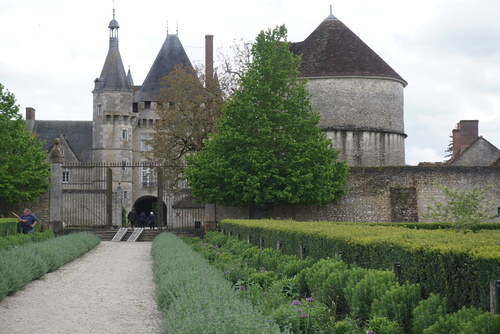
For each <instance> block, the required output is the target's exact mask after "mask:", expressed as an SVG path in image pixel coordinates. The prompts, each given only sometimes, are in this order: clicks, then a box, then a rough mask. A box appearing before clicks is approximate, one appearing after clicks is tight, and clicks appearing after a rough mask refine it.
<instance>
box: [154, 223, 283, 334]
mask: <svg viewBox="0 0 500 334" xmlns="http://www.w3.org/2000/svg"><path fill="white" fill-rule="evenodd" d="M151 254H152V256H153V260H154V264H153V272H154V276H155V282H156V292H157V293H156V295H157V304H158V307H159V309H160V310H161V311H162V312H164V314H165V317H164V332H165V333H218V334H219V333H222V334H223V333H228V334H232V333H266V334H267V333H279V327H278V325H277V324H275V323H274V322H272V321H271V320H270V319H269V318H267V317H264V316H263V315H262V314H261V313H259V312H258V311H257V310H256V309H255V308H254V307H253V306H252V305H251V303H250V302H248V301H245V300H241V299H240V298H239V296H238V294H237V292H236V291H234V290H233V288H232V285H231V284H230V283H229V282H228V281H226V280H225V279H224V277H223V274H222V273H221V272H220V271H218V270H216V269H215V268H213V267H211V266H210V264H209V263H208V261H207V260H205V259H204V258H203V257H202V256H201V255H200V254H197V253H196V252H194V251H193V250H192V249H191V248H190V247H189V246H188V245H187V244H186V243H184V242H183V241H182V240H181V239H179V238H178V237H177V236H175V235H173V234H171V233H162V234H160V235H159V236H157V237H156V238H155V239H154V241H153V245H152V249H151Z"/></svg>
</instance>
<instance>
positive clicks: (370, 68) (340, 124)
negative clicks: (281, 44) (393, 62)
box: [291, 10, 407, 166]
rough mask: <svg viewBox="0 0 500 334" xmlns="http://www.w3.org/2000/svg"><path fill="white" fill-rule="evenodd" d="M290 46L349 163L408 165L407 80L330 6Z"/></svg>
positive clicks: (313, 99) (325, 125)
mask: <svg viewBox="0 0 500 334" xmlns="http://www.w3.org/2000/svg"><path fill="white" fill-rule="evenodd" d="M291 50H292V51H293V52H294V53H295V54H298V55H302V65H301V68H300V72H301V73H300V76H301V77H303V78H307V79H308V89H309V92H310V93H311V94H312V97H311V104H312V106H313V108H314V109H315V110H317V111H319V112H320V115H321V121H320V126H321V127H322V128H323V129H324V130H325V131H326V133H327V136H328V138H330V139H331V140H332V142H333V146H334V147H335V148H336V149H337V150H339V151H340V156H339V158H340V159H341V160H347V162H348V164H349V165H350V166H398V165H404V164H405V153H404V139H405V138H406V135H405V133H404V105H403V89H404V87H405V86H406V85H407V83H406V81H405V80H403V78H402V77H401V76H400V75H399V74H397V73H396V72H395V71H394V70H393V69H392V68H391V67H390V66H389V65H388V64H387V63H386V62H385V61H384V60H383V59H382V58H380V57H379V56H378V55H377V54H376V53H375V52H374V51H373V50H372V49H370V48H369V47H368V46H367V45H366V44H365V43H364V42H363V41H362V40H361V39H360V38H359V37H358V36H356V35H355V34H354V33H353V32H352V31H351V30H350V29H349V28H347V27H346V26H345V25H344V24H343V23H342V22H341V21H340V20H338V19H337V18H336V17H335V16H333V15H332V14H331V10H330V16H328V17H327V18H326V19H325V20H324V21H323V22H322V23H321V24H320V25H319V26H318V27H317V28H316V30H314V31H313V32H312V33H311V34H310V35H309V37H307V38H306V39H305V40H304V41H302V42H299V43H292V45H291Z"/></svg>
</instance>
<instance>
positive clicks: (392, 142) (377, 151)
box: [326, 130, 405, 167]
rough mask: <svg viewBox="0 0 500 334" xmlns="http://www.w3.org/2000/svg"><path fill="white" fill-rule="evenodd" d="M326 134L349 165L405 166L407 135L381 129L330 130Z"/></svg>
mask: <svg viewBox="0 0 500 334" xmlns="http://www.w3.org/2000/svg"><path fill="white" fill-rule="evenodd" d="M326 136H327V137H328V138H329V139H330V140H331V141H332V143H333V147H334V148H335V149H336V150H338V151H339V160H346V161H347V163H348V165H349V166H353V167H354V166H355V167H373V166H403V165H404V164H405V158H404V157H405V151H404V150H405V146H404V139H405V136H404V135H401V134H397V133H390V132H381V131H352V130H330V131H326Z"/></svg>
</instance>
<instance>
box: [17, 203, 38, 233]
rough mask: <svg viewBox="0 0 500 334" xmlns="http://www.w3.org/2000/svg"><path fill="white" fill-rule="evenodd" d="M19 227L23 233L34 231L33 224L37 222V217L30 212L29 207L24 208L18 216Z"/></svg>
mask: <svg viewBox="0 0 500 334" xmlns="http://www.w3.org/2000/svg"><path fill="white" fill-rule="evenodd" d="M19 221H20V222H21V227H22V229H23V233H24V234H28V233H30V234H31V233H35V225H36V224H37V223H38V218H36V216H35V215H34V214H32V213H31V210H30V209H24V213H23V215H22V216H21V217H19Z"/></svg>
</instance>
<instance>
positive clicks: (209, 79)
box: [205, 35, 214, 91]
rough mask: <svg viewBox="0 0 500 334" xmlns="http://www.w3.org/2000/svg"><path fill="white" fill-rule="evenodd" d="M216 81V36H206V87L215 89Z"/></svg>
mask: <svg viewBox="0 0 500 334" xmlns="http://www.w3.org/2000/svg"><path fill="white" fill-rule="evenodd" d="M213 82H214V36H213V35H206V36H205V88H206V89H208V90H209V91H212V89H213Z"/></svg>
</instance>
